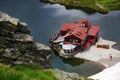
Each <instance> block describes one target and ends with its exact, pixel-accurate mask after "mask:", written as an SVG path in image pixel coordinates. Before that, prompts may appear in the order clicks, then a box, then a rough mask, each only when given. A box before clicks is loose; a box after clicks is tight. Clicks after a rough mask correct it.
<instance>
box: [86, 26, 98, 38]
mask: <svg viewBox="0 0 120 80" xmlns="http://www.w3.org/2000/svg"><path fill="white" fill-rule="evenodd" d="M99 29H100V27H98V26H91V28H90V30H89V32H88V35H90V36H96V34H97V32H98V31H99Z"/></svg>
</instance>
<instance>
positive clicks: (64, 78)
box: [53, 69, 93, 80]
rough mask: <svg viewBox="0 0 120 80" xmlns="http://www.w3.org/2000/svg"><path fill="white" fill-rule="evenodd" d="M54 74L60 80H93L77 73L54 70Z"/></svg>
mask: <svg viewBox="0 0 120 80" xmlns="http://www.w3.org/2000/svg"><path fill="white" fill-rule="evenodd" d="M53 73H54V74H55V76H56V77H57V79H58V80H93V79H87V78H84V77H82V76H80V75H78V74H77V73H70V72H64V71H62V70H59V69H53Z"/></svg>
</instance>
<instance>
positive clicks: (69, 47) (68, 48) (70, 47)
mask: <svg viewBox="0 0 120 80" xmlns="http://www.w3.org/2000/svg"><path fill="white" fill-rule="evenodd" d="M75 47H76V46H75V45H72V44H63V45H62V48H63V49H64V50H71V49H74V48H75Z"/></svg>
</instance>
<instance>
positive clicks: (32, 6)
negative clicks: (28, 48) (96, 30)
mask: <svg viewBox="0 0 120 80" xmlns="http://www.w3.org/2000/svg"><path fill="white" fill-rule="evenodd" d="M0 11H4V12H6V13H8V14H9V15H11V16H13V17H16V18H19V19H20V21H23V22H26V23H27V24H28V26H29V27H28V28H29V30H30V31H31V34H32V35H33V37H34V42H40V43H43V44H46V45H48V46H49V45H50V44H49V39H50V38H51V37H52V35H53V34H54V33H55V32H56V31H57V30H59V28H60V26H61V24H62V23H63V22H73V21H75V20H77V19H81V18H86V19H88V20H89V21H90V22H91V23H92V24H94V25H98V26H100V35H101V36H102V37H103V38H105V39H108V40H112V41H116V42H118V43H120V37H119V34H120V31H119V30H120V28H119V27H120V11H111V12H109V13H108V14H100V13H98V12H96V13H93V14H88V13H85V12H83V11H82V10H76V9H70V10H67V9H65V7H64V6H62V5H59V4H52V5H50V4H44V3H41V2H40V1H39V0H17V1H16V0H12V1H10V0H1V1H0ZM117 48H118V49H120V46H118V47H117ZM52 66H53V67H54V68H59V69H61V70H64V71H68V72H76V73H80V74H81V75H83V76H90V75H93V74H95V73H98V72H100V71H101V70H102V69H103V67H102V66H101V65H100V64H97V63H95V62H91V61H81V60H77V61H76V60H74V59H63V58H61V57H59V56H57V55H54V59H53V63H52Z"/></svg>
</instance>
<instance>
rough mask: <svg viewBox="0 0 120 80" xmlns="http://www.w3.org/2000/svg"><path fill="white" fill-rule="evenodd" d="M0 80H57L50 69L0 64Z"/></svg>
mask: <svg viewBox="0 0 120 80" xmlns="http://www.w3.org/2000/svg"><path fill="white" fill-rule="evenodd" d="M0 80H57V79H56V77H55V76H54V74H53V73H52V71H51V70H50V69H47V70H41V69H40V68H39V67H38V66H32V65H24V64H22V65H15V66H12V67H9V66H6V65H3V64H0Z"/></svg>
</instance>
